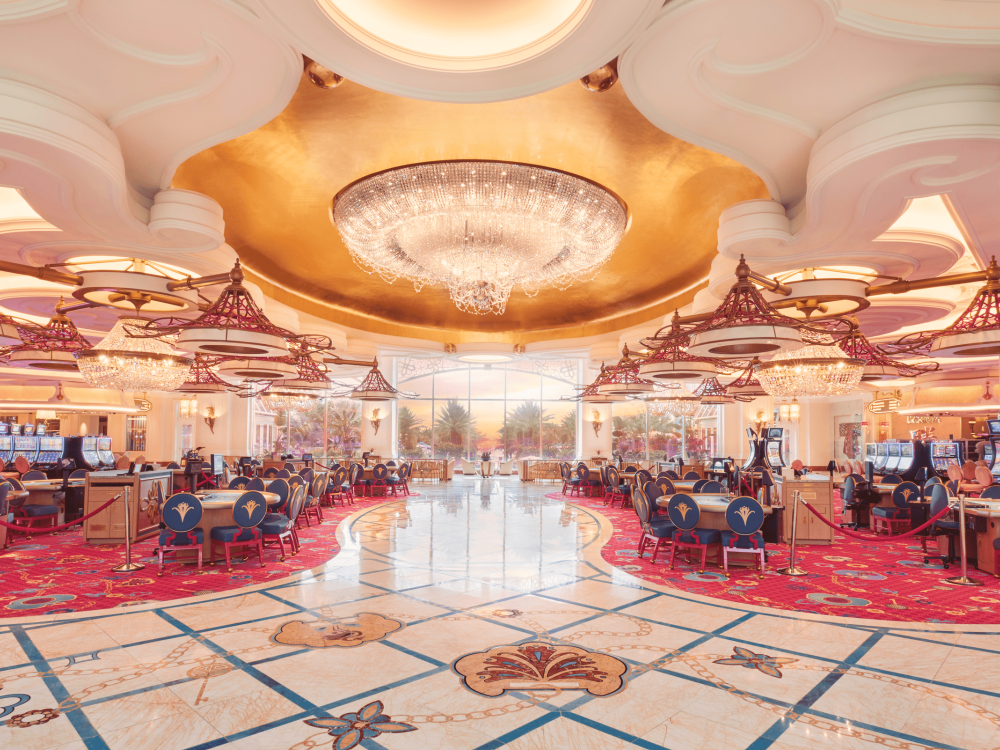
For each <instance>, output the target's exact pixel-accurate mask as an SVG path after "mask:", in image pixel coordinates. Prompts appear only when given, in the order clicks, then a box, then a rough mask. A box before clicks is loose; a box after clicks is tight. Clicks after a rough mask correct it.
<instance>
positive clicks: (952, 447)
mask: <svg viewBox="0 0 1000 750" xmlns="http://www.w3.org/2000/svg"><path fill="white" fill-rule="evenodd" d="M948 464H958V465H959V466H961V465H962V451H961V446H959V444H958V443H956V442H940V443H931V465H932V466H933V467H934V471H936V472H937V473H938V474H940V475H941V476H942V477H947V476H948Z"/></svg>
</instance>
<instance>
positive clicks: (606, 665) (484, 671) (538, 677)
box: [452, 642, 628, 697]
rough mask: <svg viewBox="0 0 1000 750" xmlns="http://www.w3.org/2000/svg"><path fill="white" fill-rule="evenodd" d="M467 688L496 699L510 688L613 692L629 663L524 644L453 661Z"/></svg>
mask: <svg viewBox="0 0 1000 750" xmlns="http://www.w3.org/2000/svg"><path fill="white" fill-rule="evenodd" d="M452 669H454V670H455V672H457V673H458V674H459V675H461V677H462V681H463V683H464V684H465V686H466V687H467V688H469V689H470V690H472V691H473V692H476V693H479V694H480V695H488V696H491V697H495V696H498V695H503V694H504V693H505V692H507V691H508V690H542V689H545V688H552V689H556V688H558V689H560V690H586V691H587V692H588V693H590V694H591V695H598V696H604V695H612V694H614V693H617V692H618V691H619V690H621V689H622V688H623V687H625V684H626V675H627V674H628V664H626V663H625V662H623V661H621V660H620V659H616V658H615V657H613V656H608V655H607V654H602V653H599V652H596V651H588V650H587V649H585V648H580V647H578V646H562V645H559V644H551V643H537V642H535V643H522V644H521V645H519V646H495V647H493V648H491V649H489V650H487V651H480V652H478V653H474V654H466V655H465V656H463V657H461V658H460V659H458V660H456V661H455V663H454V664H452Z"/></svg>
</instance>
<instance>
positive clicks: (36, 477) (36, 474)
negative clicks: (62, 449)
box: [21, 469, 48, 482]
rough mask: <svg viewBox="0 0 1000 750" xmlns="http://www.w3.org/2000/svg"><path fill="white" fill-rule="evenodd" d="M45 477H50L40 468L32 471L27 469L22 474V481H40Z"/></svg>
mask: <svg viewBox="0 0 1000 750" xmlns="http://www.w3.org/2000/svg"><path fill="white" fill-rule="evenodd" d="M45 479H48V477H47V476H45V472H43V471H39V470H38V469H32V470H31V471H26V472H25V473H24V474H22V475H21V481H22V482H39V481H42V480H45Z"/></svg>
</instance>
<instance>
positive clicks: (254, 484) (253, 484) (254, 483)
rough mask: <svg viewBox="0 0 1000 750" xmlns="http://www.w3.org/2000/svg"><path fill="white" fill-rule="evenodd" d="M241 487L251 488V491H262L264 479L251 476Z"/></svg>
mask: <svg viewBox="0 0 1000 750" xmlns="http://www.w3.org/2000/svg"><path fill="white" fill-rule="evenodd" d="M243 489H245V490H252V491H255V492H263V491H264V480H263V479H261V478H260V477H251V479H250V482H249V483H248V484H247V486H246V487H244V488H243Z"/></svg>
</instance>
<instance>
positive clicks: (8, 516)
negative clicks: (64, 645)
mask: <svg viewBox="0 0 1000 750" xmlns="http://www.w3.org/2000/svg"><path fill="white" fill-rule="evenodd" d="M10 489H11V487H10V482H2V483H0V518H2V519H3V520H4V521H6V522H7V523H9V524H10V525H11V526H13V525H14V511H13V509H11V507H10V503H8V502H7V493H8V492H10ZM12 536H13V534H7V536H6V538H5V539H4V543H3V548H4V549H7V545H9V544H10V539H11V537H12Z"/></svg>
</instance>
